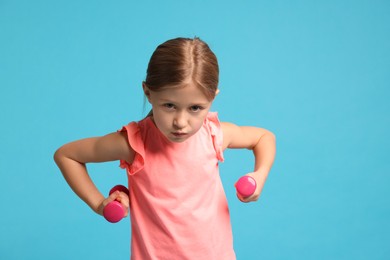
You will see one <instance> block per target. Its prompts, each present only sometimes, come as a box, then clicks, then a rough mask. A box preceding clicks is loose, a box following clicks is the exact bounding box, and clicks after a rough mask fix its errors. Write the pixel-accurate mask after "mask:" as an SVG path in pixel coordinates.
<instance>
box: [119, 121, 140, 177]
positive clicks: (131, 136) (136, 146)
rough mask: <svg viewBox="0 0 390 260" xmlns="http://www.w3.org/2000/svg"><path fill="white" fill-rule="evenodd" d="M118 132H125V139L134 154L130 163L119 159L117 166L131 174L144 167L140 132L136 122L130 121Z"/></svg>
mask: <svg viewBox="0 0 390 260" xmlns="http://www.w3.org/2000/svg"><path fill="white" fill-rule="evenodd" d="M119 132H126V133H127V140H128V143H129V145H130V147H131V148H133V150H134V152H135V155H134V160H133V162H132V163H128V162H127V161H125V160H121V161H120V164H119V166H120V167H121V168H122V169H126V170H127V173H128V174H129V175H133V174H135V173H137V172H138V171H140V170H142V169H143V168H144V164H145V160H144V158H145V148H144V143H143V141H142V137H141V132H140V128H139V125H138V123H136V122H131V123H129V124H128V125H126V126H124V127H122V129H121V130H120V131H119Z"/></svg>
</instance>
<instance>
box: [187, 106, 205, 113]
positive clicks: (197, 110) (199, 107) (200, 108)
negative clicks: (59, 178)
mask: <svg viewBox="0 0 390 260" xmlns="http://www.w3.org/2000/svg"><path fill="white" fill-rule="evenodd" d="M203 109H204V108H203V107H202V106H198V105H195V106H191V107H190V110H191V112H199V111H201V110H203Z"/></svg>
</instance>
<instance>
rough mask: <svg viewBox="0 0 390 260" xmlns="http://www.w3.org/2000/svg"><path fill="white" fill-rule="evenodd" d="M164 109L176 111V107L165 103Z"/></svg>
mask: <svg viewBox="0 0 390 260" xmlns="http://www.w3.org/2000/svg"><path fill="white" fill-rule="evenodd" d="M163 107H165V108H167V109H169V110H172V109H175V105H174V104H172V103H165V104H163Z"/></svg>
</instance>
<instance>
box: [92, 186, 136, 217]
mask: <svg viewBox="0 0 390 260" xmlns="http://www.w3.org/2000/svg"><path fill="white" fill-rule="evenodd" d="M115 200H116V201H118V202H120V203H121V204H122V206H123V208H124V209H125V212H126V213H125V216H124V217H127V215H128V212H129V207H130V201H129V196H128V195H127V194H126V193H124V192H123V191H115V192H113V193H111V195H110V196H108V197H107V198H106V199H104V200H103V201H102V202H101V203H100V206H99V208H98V210H97V213H98V214H99V215H101V216H103V209H104V207H105V206H106V205H107V204H108V203H110V202H113V201H115Z"/></svg>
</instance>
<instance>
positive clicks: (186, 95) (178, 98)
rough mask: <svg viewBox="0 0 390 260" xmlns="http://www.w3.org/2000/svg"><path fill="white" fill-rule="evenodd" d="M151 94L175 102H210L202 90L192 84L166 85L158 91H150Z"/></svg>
mask: <svg viewBox="0 0 390 260" xmlns="http://www.w3.org/2000/svg"><path fill="white" fill-rule="evenodd" d="M151 95H152V96H154V97H155V98H157V99H160V100H165V101H170V102H175V103H190V104H194V103H203V104H204V103H211V101H210V100H209V99H208V97H207V96H206V95H205V94H204V92H203V91H202V90H201V89H200V88H199V87H197V86H195V85H193V84H188V85H184V86H172V87H166V88H163V89H161V90H159V91H152V92H151Z"/></svg>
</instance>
